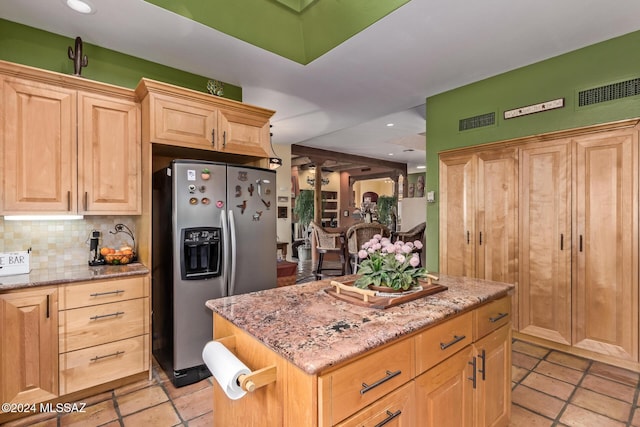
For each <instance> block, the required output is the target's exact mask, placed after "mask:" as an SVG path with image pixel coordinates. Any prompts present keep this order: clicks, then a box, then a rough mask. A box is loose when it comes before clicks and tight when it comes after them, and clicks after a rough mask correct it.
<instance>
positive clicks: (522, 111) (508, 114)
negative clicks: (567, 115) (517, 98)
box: [504, 98, 564, 120]
mask: <svg viewBox="0 0 640 427" xmlns="http://www.w3.org/2000/svg"><path fill="white" fill-rule="evenodd" d="M562 107H564V98H558V99H553V100H551V101H547V102H541V103H539V104H534V105H528V106H526V107H520V108H514V109H513V110H507V111H505V112H504V118H505V120H506V119H513V118H514V117H520V116H526V115H527V114H533V113H540V112H542V111H547V110H554V109H556V108H562Z"/></svg>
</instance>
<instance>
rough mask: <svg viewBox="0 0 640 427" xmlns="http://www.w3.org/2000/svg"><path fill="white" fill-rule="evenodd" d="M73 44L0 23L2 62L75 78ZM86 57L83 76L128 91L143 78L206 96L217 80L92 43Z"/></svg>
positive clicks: (231, 92)
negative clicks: (71, 56)
mask: <svg viewBox="0 0 640 427" xmlns="http://www.w3.org/2000/svg"><path fill="white" fill-rule="evenodd" d="M80 36H81V37H82V35H80ZM74 44H75V41H74V39H72V38H68V37H65V36H60V35H57V34H53V33H49V32H47V31H42V30H38V29H36V28H33V27H28V26H26V25H21V24H17V23H15V22H11V21H7V20H4V19H0V59H3V60H5V61H10V62H15V63H18V64H23V65H29V66H32V67H37V68H42V69H45V70H50V71H56V72H59V73H63V74H73V61H71V60H70V59H69V58H68V57H67V49H68V47H69V46H71V47H74ZM83 53H84V54H85V55H87V57H88V58H89V66H88V67H87V68H83V69H82V76H84V77H86V78H88V79H91V80H96V81H100V82H104V83H111V84H114V85H117V86H122V87H127V88H135V87H136V85H137V84H138V82H139V81H140V79H141V78H142V77H147V78H150V79H153V80H159V81H163V82H166V83H171V84H174V85H177V86H182V87H186V88H189V89H194V90H198V91H201V92H206V91H207V81H208V80H209V79H213V78H215V76H213V75H212V76H206V77H205V76H199V75H196V74H192V73H187V72H185V71H181V70H178V69H175V68H171V67H166V66H164V65H160V64H157V63H155V62H150V61H145V60H143V59H140V58H136V57H133V56H129V55H125V54H123V53H119V52H116V51H113V50H110V49H105V48H102V47H99V46H95V45H91V44H89V43H83ZM212 72H215V70H212ZM224 97H225V98H230V99H234V100H236V101H241V100H242V88H241V87H238V86H234V85H230V84H227V83H225V85H224Z"/></svg>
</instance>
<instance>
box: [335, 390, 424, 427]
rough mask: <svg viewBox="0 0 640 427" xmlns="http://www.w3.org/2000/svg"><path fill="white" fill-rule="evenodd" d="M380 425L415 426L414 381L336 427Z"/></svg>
mask: <svg viewBox="0 0 640 427" xmlns="http://www.w3.org/2000/svg"><path fill="white" fill-rule="evenodd" d="M381 425H389V426H392V425H393V426H398V427H414V426H415V425H416V424H415V382H414V381H411V382H409V383H408V384H406V385H404V386H402V387H401V388H399V389H398V390H396V391H394V392H392V393H389V394H388V395H386V396H384V397H383V398H381V399H379V400H378V401H377V402H375V403H373V404H372V405H369V406H367V407H366V408H364V409H363V410H362V411H360V412H358V413H357V414H355V415H354V416H352V417H350V418H349V419H347V420H345V421H343V422H341V423H339V424H337V427H368V426H372V427H373V426H381Z"/></svg>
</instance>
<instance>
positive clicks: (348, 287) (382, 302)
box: [325, 276, 447, 309]
mask: <svg viewBox="0 0 640 427" xmlns="http://www.w3.org/2000/svg"><path fill="white" fill-rule="evenodd" d="M431 279H434V280H438V278H437V277H435V276H430V277H429V279H428V280H426V281H422V280H421V281H420V284H421V285H422V290H421V291H417V292H413V293H411V294H407V295H403V296H399V297H383V296H376V292H375V291H372V290H369V289H360V288H355V287H354V286H353V283H354V282H355V280H349V281H347V282H345V283H340V282H336V281H334V280H332V281H331V285H332V287H331V288H327V289H325V292H326V293H328V294H329V295H331V296H332V297H334V298H337V299H339V300H342V301H347V302H350V303H352V304H356V305H360V306H363V307H369V308H382V309H384V308H389V307H395V306H397V305H400V304H403V303H405V302H408V301H413V300H416V299H418V298H422V297H426V296H427V295H432V294H435V293H438V292H442V291H444V290H446V289H447V287H446V286H444V285H440V284H438V283H433V282H432V281H431Z"/></svg>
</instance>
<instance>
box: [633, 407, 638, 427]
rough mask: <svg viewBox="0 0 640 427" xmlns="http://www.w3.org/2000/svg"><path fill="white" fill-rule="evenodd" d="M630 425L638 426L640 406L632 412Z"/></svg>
mask: <svg viewBox="0 0 640 427" xmlns="http://www.w3.org/2000/svg"><path fill="white" fill-rule="evenodd" d="M631 425H632V426H633V427H640V408H636V409H635V410H634V412H633V418H632V419H631Z"/></svg>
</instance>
